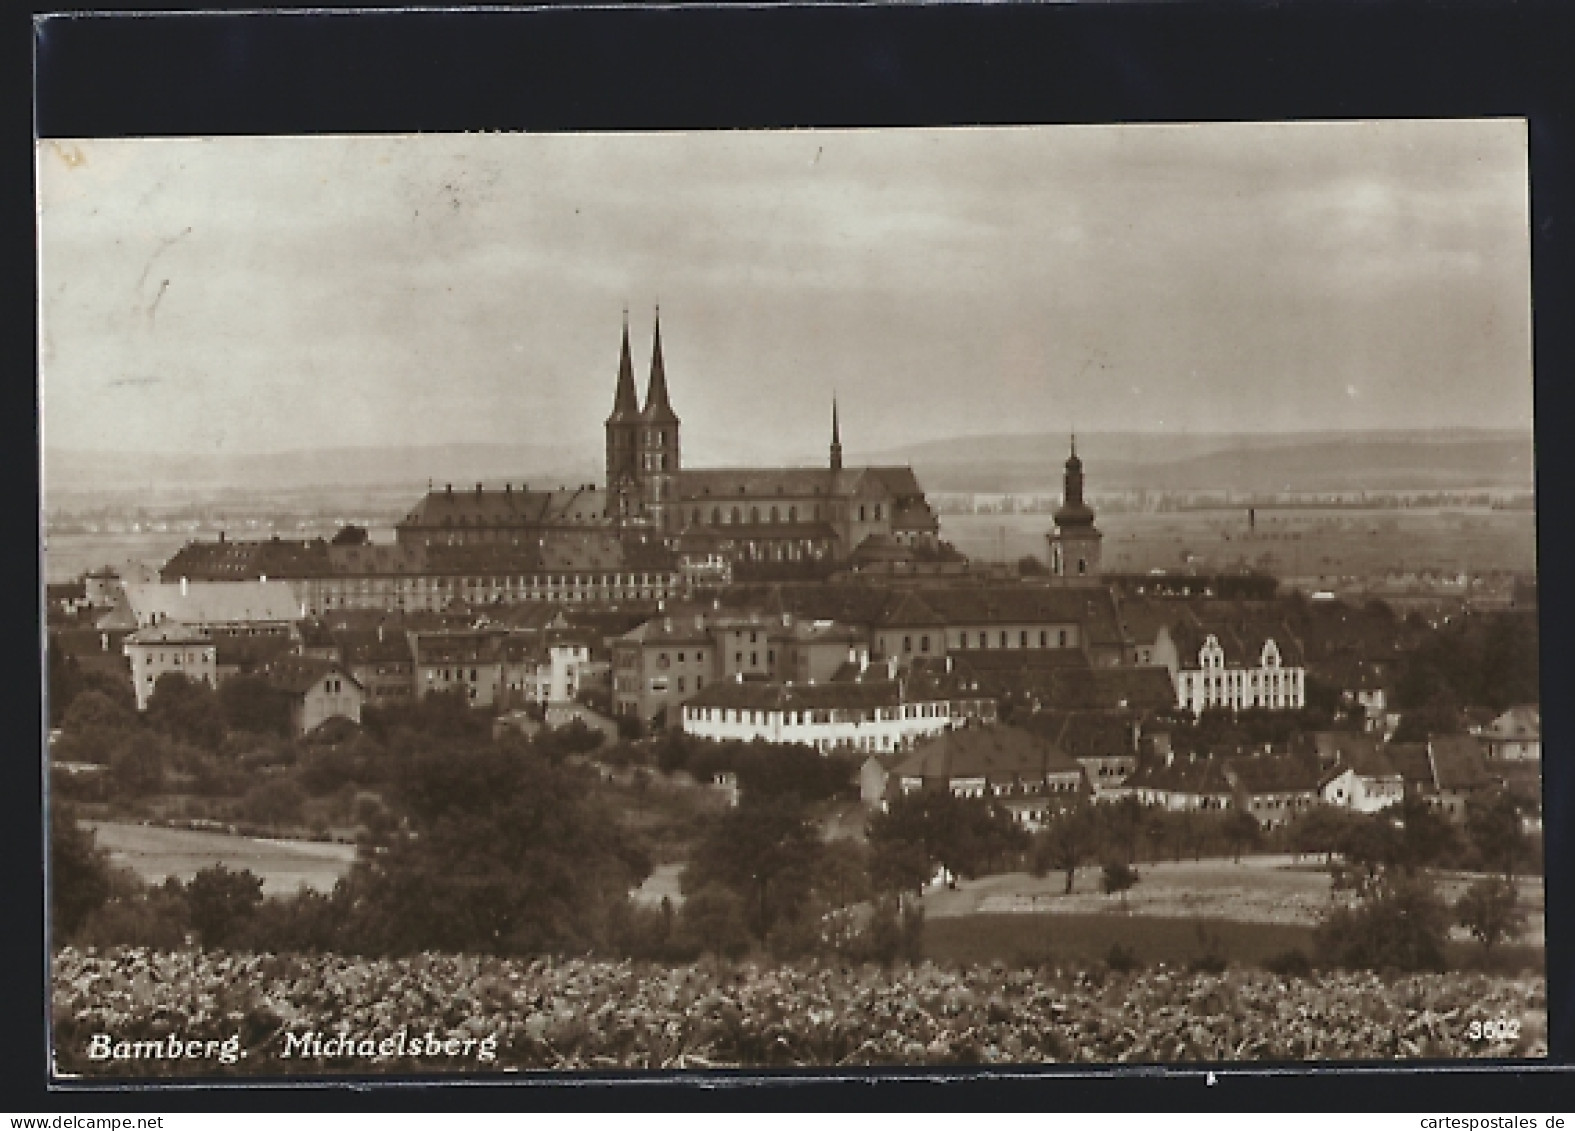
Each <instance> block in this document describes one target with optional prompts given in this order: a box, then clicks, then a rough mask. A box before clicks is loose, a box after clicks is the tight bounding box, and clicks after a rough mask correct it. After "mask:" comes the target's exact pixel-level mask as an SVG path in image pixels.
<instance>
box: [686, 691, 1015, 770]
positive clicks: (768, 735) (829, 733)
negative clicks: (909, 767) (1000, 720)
mask: <svg viewBox="0 0 1575 1131" xmlns="http://www.w3.org/2000/svg"><path fill="white" fill-rule="evenodd" d="M986 703H987V704H988V705H987V706H986ZM994 707H995V704H994V702H993V701H980V700H978V699H977V698H971V697H970V698H960V697H954V696H952V695H950V694H948V693H947V692H945V691H944V690H942V689H940V688H939V687H930V688H928V689H925V690H918V689H915V688H913V687H911V686H908V685H907V684H905V683H904V682H903V681H901V680H893V679H870V680H861V681H856V682H855V681H848V682H833V683H819V684H816V683H804V684H797V683H771V682H766V681H762V680H744V679H736V680H731V681H727V682H721V683H712V684H708V685H707V686H706V687H705V689H704V690H702V691H700V692H698V693H697V694H695V696H694V697H693V698H691V699H690V700H689V701H688V702H687V703H685V704H684V706H683V729H684V733H685V734H690V735H693V736H695V737H696V738H709V739H714V740H716V741H718V742H729V741H733V742H753V741H756V740H760V741H764V742H774V743H796V744H800V745H804V746H813V747H814V748H815V749H816V750H819V751H820V752H821V753H823V754H826V753H830V752H832V751H834V750H847V751H863V752H866V753H876V752H881V751H891V750H902V749H906V748H907V747H908V746H910V745H912V744H913V742H915V741H916V740H918V739H920V738H924V737H927V736H930V735H935V734H940V733H941V732H942V731H946V730H950V729H951V728H952V727H955V726H960V725H962V724H963V723H964V722H965V721H967V720H968V719H969V718H978V717H980V716H981V715H988V716H989V717H993V716H994V713H995V711H994Z"/></svg>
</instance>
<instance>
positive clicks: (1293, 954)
mask: <svg viewBox="0 0 1575 1131" xmlns="http://www.w3.org/2000/svg"><path fill="white" fill-rule="evenodd" d="M1263 968H1264V969H1265V970H1267V971H1268V972H1269V973H1271V974H1278V975H1279V976H1280V977H1282V978H1308V977H1311V976H1312V972H1313V968H1312V960H1311V959H1309V958H1308V957H1307V955H1306V953H1305V952H1304V951H1303V950H1302V949H1301V948H1300V947H1293V948H1291V949H1290V950H1282V951H1281V952H1280V953H1279V954H1276V955H1273V956H1272V957H1270V958H1268V959H1267V960H1265V961H1264V963H1263Z"/></svg>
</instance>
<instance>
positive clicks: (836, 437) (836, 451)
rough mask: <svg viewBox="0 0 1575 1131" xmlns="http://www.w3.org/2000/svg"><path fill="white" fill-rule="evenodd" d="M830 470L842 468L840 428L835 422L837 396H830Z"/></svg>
mask: <svg viewBox="0 0 1575 1131" xmlns="http://www.w3.org/2000/svg"><path fill="white" fill-rule="evenodd" d="M831 470H832V471H841V470H842V429H841V428H840V427H839V426H838V423H837V397H836V394H835V393H833V394H832V397H831Z"/></svg>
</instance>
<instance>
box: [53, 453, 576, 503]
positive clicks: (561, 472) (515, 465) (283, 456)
mask: <svg viewBox="0 0 1575 1131" xmlns="http://www.w3.org/2000/svg"><path fill="white" fill-rule="evenodd" d="M585 457H586V453H585V452H584V450H582V449H581V448H579V447H573V446H569V445H563V446H558V445H553V446H546V445H516V444H444V445H436V446H432V447H417V448H393V447H389V448H328V449H323V450H319V451H302V452H277V453H268V454H246V453H236V454H225V453H207V452H203V453H178V452H177V453H160V454H156V455H146V454H142V453H132V452H84V451H72V450H62V449H53V450H50V449H46V450H45V454H44V492H45V497H46V500H47V499H48V498H49V497H50V496H54V495H60V494H68V493H70V494H75V493H98V492H108V493H113V492H118V491H127V490H136V489H144V488H152V489H154V490H165V489H169V488H172V487H177V486H185V487H206V488H207V489H208V490H209V491H213V492H221V491H230V490H244V491H247V492H249V493H266V492H279V493H284V492H293V491H299V490H301V489H303V488H321V489H332V488H335V487H340V486H343V487H389V488H398V489H403V490H405V491H419V490H424V489H425V488H426V483H427V480H428V479H431V480H432V481H433V482H434V483H436V484H439V485H441V484H444V483H453V484H454V485H455V486H456V487H457V486H461V485H472V486H473V485H474V484H476V483H477V482H488V483H489V484H492V483H495V484H499V485H501V484H502V483H503V482H505V481H507V482H512V483H514V484H516V485H518V484H520V483H530V484H532V485H534V486H540V487H545V486H548V485H551V486H558V485H559V484H565V485H568V484H575V483H590V482H592V481H597V482H599V481H600V480H601V477H602V469H601V466H600V461H599V460H597V459H595V458H591V459H587V458H585Z"/></svg>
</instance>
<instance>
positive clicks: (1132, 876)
mask: <svg viewBox="0 0 1575 1131" xmlns="http://www.w3.org/2000/svg"><path fill="white" fill-rule="evenodd" d="M1139 878H1140V877H1139V876H1138V873H1137V869H1136V868H1134V867H1132V866H1131V865H1130V864H1126V863H1123V862H1122V861H1120V860H1112V861H1110V862H1109V863H1107V864H1106V865H1105V870H1104V875H1103V876H1101V877H1100V883H1101V885H1102V886H1103V887H1104V889H1105V894H1106V895H1119V896H1121V903H1122V905H1123V906H1124V905H1125V904H1126V901H1127V890H1128V889H1129V888H1131V887H1133V886H1134V885H1135V884H1136V883H1137V882H1138V880H1139Z"/></svg>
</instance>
